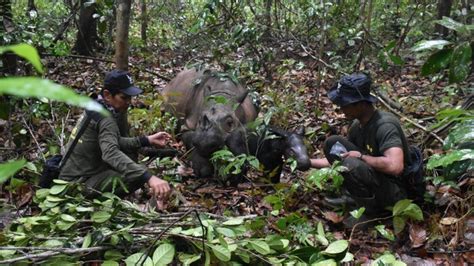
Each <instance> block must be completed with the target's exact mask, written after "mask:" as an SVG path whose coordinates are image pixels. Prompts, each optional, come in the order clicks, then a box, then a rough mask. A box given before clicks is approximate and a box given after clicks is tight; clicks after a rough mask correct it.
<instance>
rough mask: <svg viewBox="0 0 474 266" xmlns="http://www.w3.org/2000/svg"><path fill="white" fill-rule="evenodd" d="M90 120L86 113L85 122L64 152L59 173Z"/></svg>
mask: <svg viewBox="0 0 474 266" xmlns="http://www.w3.org/2000/svg"><path fill="white" fill-rule="evenodd" d="M91 119H92V117H91V116H90V115H89V114H87V113H86V120H85V121H84V123H83V124H82V126H81V128H80V129H79V132H77V135H76V137H75V138H74V140H73V141H72V143H71V146H69V148H68V149H67V151H66V154H64V156H63V159H62V160H61V162H60V163H59V170H60V171H61V168H62V167H63V166H64V165H65V164H66V161H67V159H68V158H69V156H71V153H72V151H73V149H74V147H75V146H76V144H77V142H78V141H79V139H80V138H81V136H82V134H83V133H84V131H86V128H87V126H88V125H89V123H90V121H91Z"/></svg>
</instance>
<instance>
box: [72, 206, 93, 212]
mask: <svg viewBox="0 0 474 266" xmlns="http://www.w3.org/2000/svg"><path fill="white" fill-rule="evenodd" d="M76 211H77V212H93V211H94V208H93V207H83V206H77V208H76Z"/></svg>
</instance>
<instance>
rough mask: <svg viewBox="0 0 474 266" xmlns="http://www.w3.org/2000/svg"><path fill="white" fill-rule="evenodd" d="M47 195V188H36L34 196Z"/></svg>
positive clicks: (41, 197) (44, 196)
mask: <svg viewBox="0 0 474 266" xmlns="http://www.w3.org/2000/svg"><path fill="white" fill-rule="evenodd" d="M48 195H49V188H41V189H38V190H36V198H38V199H40V200H41V199H44V198H46V196H48Z"/></svg>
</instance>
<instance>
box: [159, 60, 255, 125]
mask: <svg viewBox="0 0 474 266" xmlns="http://www.w3.org/2000/svg"><path fill="white" fill-rule="evenodd" d="M244 92H246V89H245V88H244V87H243V86H242V85H240V83H238V82H234V81H233V80H232V79H231V78H229V77H226V76H225V75H220V74H218V73H217V72H212V71H210V70H197V69H196V68H190V69H185V70H183V71H181V72H180V73H179V74H178V75H177V76H176V77H175V78H173V79H172V80H171V81H170V83H169V84H168V85H167V86H166V87H165V88H164V89H163V91H162V94H163V98H164V100H165V102H164V105H165V110H166V111H168V112H170V113H172V114H173V115H174V116H175V117H177V118H183V119H184V121H185V124H186V127H187V128H188V129H195V127H196V124H197V122H198V119H199V117H200V115H201V112H202V110H203V106H204V101H205V98H206V97H208V96H210V95H213V96H223V97H225V98H227V99H230V100H235V99H236V98H237V97H238V96H239V95H242V94H243V93H244ZM229 104H231V103H229ZM235 113H236V116H237V118H238V119H239V120H240V121H241V122H242V123H243V124H245V123H247V122H249V121H253V120H255V118H256V117H257V110H256V108H255V106H254V105H253V103H252V100H251V99H250V97H249V96H247V97H246V98H245V100H244V101H243V103H242V104H241V106H239V108H238V109H237V110H236V112H235Z"/></svg>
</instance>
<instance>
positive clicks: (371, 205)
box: [343, 195, 384, 230]
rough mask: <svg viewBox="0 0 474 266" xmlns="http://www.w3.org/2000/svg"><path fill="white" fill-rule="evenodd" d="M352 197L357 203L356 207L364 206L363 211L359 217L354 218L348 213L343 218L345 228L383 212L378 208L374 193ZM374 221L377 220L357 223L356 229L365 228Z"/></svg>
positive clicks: (381, 214)
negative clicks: (369, 195) (367, 195)
mask: <svg viewBox="0 0 474 266" xmlns="http://www.w3.org/2000/svg"><path fill="white" fill-rule="evenodd" d="M352 198H353V199H354V201H355V202H356V203H357V206H358V208H361V207H365V211H364V214H362V216H361V217H360V218H359V219H356V218H354V217H353V216H352V215H349V217H347V218H346V219H344V221H343V224H344V227H345V228H346V229H352V228H353V227H354V226H355V225H356V224H359V223H363V222H366V221H369V220H373V219H376V218H379V217H382V216H383V214H384V213H383V211H381V210H380V208H379V206H378V204H377V201H376V200H375V195H372V196H371V197H357V196H352ZM376 222H377V221H373V222H369V223H363V224H359V225H358V226H357V229H359V230H364V229H367V228H368V227H370V226H373V225H374V224H375V223H376Z"/></svg>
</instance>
